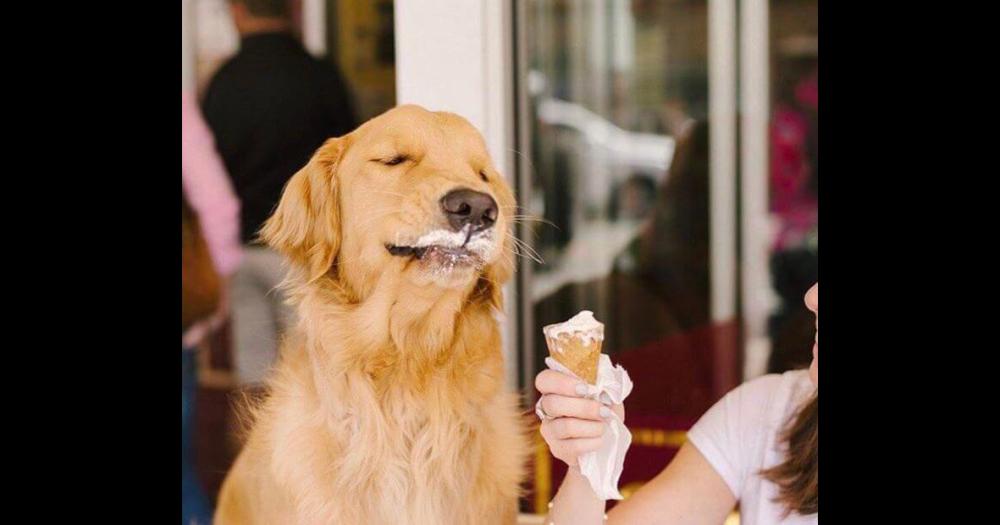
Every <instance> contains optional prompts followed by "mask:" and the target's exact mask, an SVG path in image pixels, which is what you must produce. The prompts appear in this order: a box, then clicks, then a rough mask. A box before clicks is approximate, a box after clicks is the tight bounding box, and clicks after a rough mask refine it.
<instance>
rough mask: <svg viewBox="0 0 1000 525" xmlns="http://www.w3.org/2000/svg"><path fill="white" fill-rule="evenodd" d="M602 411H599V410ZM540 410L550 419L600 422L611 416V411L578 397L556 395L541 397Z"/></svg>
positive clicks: (590, 400)
mask: <svg viewBox="0 0 1000 525" xmlns="http://www.w3.org/2000/svg"><path fill="white" fill-rule="evenodd" d="M602 408H603V409H604V410H601V409H602ZM542 410H544V411H545V413H546V414H548V415H549V416H550V417H554V418H555V417H575V418H580V419H592V420H595V421H601V420H602V419H604V418H605V417H608V416H609V415H611V410H610V409H609V408H608V407H606V406H604V405H602V404H600V403H598V402H597V401H594V400H593V399H582V398H579V397H566V396H561V395H557V394H546V395H544V396H542Z"/></svg>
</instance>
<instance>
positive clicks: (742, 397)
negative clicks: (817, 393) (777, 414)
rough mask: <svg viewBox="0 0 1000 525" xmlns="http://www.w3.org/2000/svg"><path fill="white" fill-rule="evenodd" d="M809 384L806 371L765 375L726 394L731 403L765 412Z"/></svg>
mask: <svg viewBox="0 0 1000 525" xmlns="http://www.w3.org/2000/svg"><path fill="white" fill-rule="evenodd" d="M808 383H809V371H808V370H791V371H788V372H785V373H783V374H766V375H762V376H760V377H756V378H754V379H751V380H749V381H746V382H745V383H743V384H742V385H740V386H738V387H736V388H735V389H733V390H732V391H731V392H729V394H727V395H728V396H729V397H730V398H731V399H732V401H734V402H736V403H739V404H741V405H744V406H751V407H755V408H758V409H760V410H766V409H767V407H769V406H771V405H772V404H773V403H775V402H781V401H782V400H783V399H786V398H788V397H790V396H792V395H793V394H795V392H798V391H800V390H803V389H804V388H805V387H806V386H808V385H807V384H808Z"/></svg>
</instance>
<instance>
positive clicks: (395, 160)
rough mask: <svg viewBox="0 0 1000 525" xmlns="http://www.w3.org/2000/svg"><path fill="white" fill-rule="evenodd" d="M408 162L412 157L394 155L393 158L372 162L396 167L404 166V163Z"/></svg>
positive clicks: (373, 160)
mask: <svg viewBox="0 0 1000 525" xmlns="http://www.w3.org/2000/svg"><path fill="white" fill-rule="evenodd" d="M408 160H410V157H409V156H407V155H393V156H391V157H385V158H381V159H372V162H378V163H380V164H384V165H386V166H396V165H398V164H402V163H404V162H406V161H408Z"/></svg>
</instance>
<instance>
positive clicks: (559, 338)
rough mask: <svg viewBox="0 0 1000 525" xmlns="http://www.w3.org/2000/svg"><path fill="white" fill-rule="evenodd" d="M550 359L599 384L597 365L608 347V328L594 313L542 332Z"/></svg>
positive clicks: (580, 315) (585, 314)
mask: <svg viewBox="0 0 1000 525" xmlns="http://www.w3.org/2000/svg"><path fill="white" fill-rule="evenodd" d="M542 331H543V332H544V334H545V342H546V343H547V345H548V347H549V355H550V356H552V358H553V359H555V360H556V361H558V362H559V363H560V364H562V365H563V366H565V367H566V368H568V369H570V370H571V371H572V372H573V373H574V374H576V375H577V376H578V377H579V378H580V379H583V380H584V381H586V382H588V383H590V384H592V385H595V384H597V365H598V363H599V362H600V358H601V345H602V344H603V343H604V324H602V323H601V322H599V321H598V320H597V319H594V313H593V312H591V311H589V310H584V311H582V312H580V313H578V314H576V315H575V316H573V318H572V319H570V320H568V321H566V322H563V323H556V324H550V325H548V326H546V327H545V328H543V329H542Z"/></svg>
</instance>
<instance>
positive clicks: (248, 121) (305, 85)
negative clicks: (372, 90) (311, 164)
mask: <svg viewBox="0 0 1000 525" xmlns="http://www.w3.org/2000/svg"><path fill="white" fill-rule="evenodd" d="M203 110H204V113H205V120H206V121H207V122H208V125H209V127H211V129H212V132H213V134H214V135H215V141H216V147H217V149H218V151H219V154H220V156H221V157H222V160H223V162H224V163H225V165H226V169H227V171H228V172H229V176H230V177H231V178H232V180H233V185H234V188H235V190H236V194H237V195H238V196H239V198H240V206H241V212H240V215H241V217H240V223H241V224H240V233H241V237H242V240H243V242H244V243H250V242H251V241H253V240H254V239H255V237H256V234H257V231H258V230H259V229H260V227H261V226H262V225H263V223H264V221H265V220H267V218H268V217H269V216H270V214H271V211H272V210H273V209H274V207H275V206H276V205H277V203H278V200H279V198H280V197H281V190H282V188H283V187H284V185H285V182H287V181H288V179H289V178H290V177H291V176H292V175H294V174H295V172H297V171H298V170H299V169H300V168H302V167H303V166H305V164H306V162H308V161H309V158H310V157H311V156H312V154H313V153H314V152H315V151H316V148H318V147H319V146H320V145H321V144H322V143H323V142H324V141H325V140H326V139H328V138H330V137H337V136H340V135H343V134H346V133H348V132H350V131H351V130H353V129H354V128H355V126H356V125H357V120H356V117H355V113H354V110H353V108H352V107H351V103H350V101H349V97H348V94H347V89H346V87H345V85H344V82H343V79H342V78H341V75H340V73H339V72H338V71H337V68H336V67H335V66H334V65H333V64H331V63H329V62H325V61H321V60H318V59H316V58H314V57H312V56H311V55H309V53H308V52H306V50H305V49H304V48H303V47H302V45H301V44H300V43H299V42H298V41H297V40H296V39H295V38H294V37H293V36H292V35H291V34H288V33H262V34H255V35H251V36H248V37H246V38H244V39H243V40H242V42H241V44H240V51H239V53H238V54H237V55H236V56H234V57H233V58H232V59H230V60H229V61H228V62H227V63H226V64H224V65H223V66H222V67H221V68H220V69H219V71H218V73H217V74H216V75H215V77H214V78H213V79H212V81H211V84H210V85H209V87H208V91H207V93H206V95H205V101H204V107H203Z"/></svg>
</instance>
